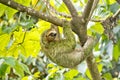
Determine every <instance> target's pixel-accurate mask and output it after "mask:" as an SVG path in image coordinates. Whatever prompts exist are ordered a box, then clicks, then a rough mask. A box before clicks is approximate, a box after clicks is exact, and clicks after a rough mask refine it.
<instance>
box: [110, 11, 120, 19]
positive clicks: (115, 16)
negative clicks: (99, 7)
mask: <svg viewBox="0 0 120 80" xmlns="http://www.w3.org/2000/svg"><path fill="white" fill-rule="evenodd" d="M119 14H120V9H118V10H117V12H116V13H115V14H114V15H113V16H112V17H113V18H117V17H118V16H119Z"/></svg>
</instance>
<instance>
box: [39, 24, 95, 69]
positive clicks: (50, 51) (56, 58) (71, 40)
mask: <svg viewBox="0 0 120 80" xmlns="http://www.w3.org/2000/svg"><path fill="white" fill-rule="evenodd" d="M63 34H64V39H62V38H60V33H59V30H58V28H57V26H55V25H52V26H51V28H50V29H48V30H46V31H45V32H44V33H43V34H42V36H41V41H40V44H41V49H42V51H43V52H44V53H45V54H46V56H47V57H48V58H49V59H50V60H51V61H53V62H55V63H56V64H58V65H60V66H63V67H68V68H72V67H75V66H77V65H78V64H79V63H80V62H81V61H82V59H84V56H82V55H84V53H86V54H85V55H87V52H88V51H90V50H91V47H90V46H93V44H92V42H93V39H92V38H91V40H88V41H87V42H86V45H85V46H84V47H83V49H76V50H75V47H76V41H75V36H74V34H73V33H72V30H71V25H70V24H69V23H65V24H64V25H63ZM89 47H90V48H89ZM87 48H89V49H87ZM84 49H85V51H84Z"/></svg>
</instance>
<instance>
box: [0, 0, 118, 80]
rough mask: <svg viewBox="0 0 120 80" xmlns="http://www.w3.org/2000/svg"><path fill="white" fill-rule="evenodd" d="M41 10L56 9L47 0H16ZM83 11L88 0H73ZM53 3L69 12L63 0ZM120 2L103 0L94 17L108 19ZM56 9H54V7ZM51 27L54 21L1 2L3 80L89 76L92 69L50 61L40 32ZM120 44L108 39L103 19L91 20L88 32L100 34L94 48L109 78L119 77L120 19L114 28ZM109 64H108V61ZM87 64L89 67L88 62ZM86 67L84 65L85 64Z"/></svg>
mask: <svg viewBox="0 0 120 80" xmlns="http://www.w3.org/2000/svg"><path fill="white" fill-rule="evenodd" d="M14 1H16V2H18V3H20V4H23V5H24V6H29V7H32V8H34V9H35V10H38V11H40V12H43V13H46V14H47V15H49V14H50V12H51V11H52V10H49V8H48V7H47V6H46V5H45V4H43V3H44V2H43V0H40V1H39V0H14ZM71 1H72V2H73V3H74V5H75V7H76V9H77V10H78V12H79V14H81V11H82V10H83V7H84V6H85V4H86V2H87V0H71ZM49 2H50V4H51V5H52V6H53V7H54V8H55V9H56V10H57V11H59V12H64V13H66V14H69V11H68V9H67V8H66V6H65V4H64V3H63V2H62V1H60V0H50V1H49ZM119 8H120V5H119V4H118V3H117V2H116V1H115V0H100V2H99V4H98V6H97V9H96V10H95V12H94V14H93V16H92V18H93V19H101V20H103V19H105V18H106V17H108V16H110V15H112V14H114V13H115V12H116V11H117V10H118V9H119ZM53 12H54V11H53ZM49 27H50V23H48V22H45V21H43V20H38V19H36V18H34V17H31V16H29V15H27V14H26V13H21V12H18V11H17V10H15V9H12V8H10V7H8V6H5V5H3V4H0V80H7V79H9V80H38V79H42V80H89V79H91V75H90V73H89V71H88V69H87V70H86V72H84V73H82V72H81V71H79V70H75V69H66V68H63V67H60V66H57V65H56V64H54V63H52V62H51V61H49V60H48V59H47V58H46V56H45V55H44V54H43V53H41V52H40V43H39V41H40V35H41V33H42V32H43V31H44V30H46V29H48V28H49ZM113 32H114V34H115V35H114V36H115V37H116V42H117V43H116V44H113V43H112V41H111V40H108V38H107V36H106V35H105V34H104V29H103V26H102V25H101V23H98V22H90V23H89V28H88V35H91V36H100V37H101V39H100V41H99V43H98V44H97V46H96V47H95V48H94V55H95V60H96V61H97V63H98V69H99V72H100V73H101V75H102V77H103V78H104V79H105V80H112V79H117V78H119V75H120V73H119V72H120V69H119V67H118V66H120V21H118V23H117V27H115V28H114V29H113ZM106 64H107V65H106ZM84 67H86V66H85V65H84ZM82 68H83V67H82Z"/></svg>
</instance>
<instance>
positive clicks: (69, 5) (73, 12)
mask: <svg viewBox="0 0 120 80" xmlns="http://www.w3.org/2000/svg"><path fill="white" fill-rule="evenodd" d="M63 2H64V3H65V5H66V6H67V8H68V9H69V11H70V14H71V15H72V17H77V16H78V13H77V11H76V9H75V7H74V6H73V4H72V2H71V1H70V0H63Z"/></svg>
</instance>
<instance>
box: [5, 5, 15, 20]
mask: <svg viewBox="0 0 120 80" xmlns="http://www.w3.org/2000/svg"><path fill="white" fill-rule="evenodd" d="M16 12H17V10H15V9H13V8H10V7H7V8H6V10H5V13H6V15H7V18H8V19H11V18H12V17H13V15H14V14H15V13H16Z"/></svg>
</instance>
